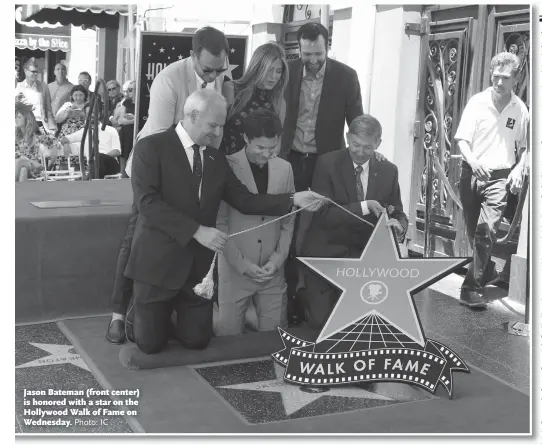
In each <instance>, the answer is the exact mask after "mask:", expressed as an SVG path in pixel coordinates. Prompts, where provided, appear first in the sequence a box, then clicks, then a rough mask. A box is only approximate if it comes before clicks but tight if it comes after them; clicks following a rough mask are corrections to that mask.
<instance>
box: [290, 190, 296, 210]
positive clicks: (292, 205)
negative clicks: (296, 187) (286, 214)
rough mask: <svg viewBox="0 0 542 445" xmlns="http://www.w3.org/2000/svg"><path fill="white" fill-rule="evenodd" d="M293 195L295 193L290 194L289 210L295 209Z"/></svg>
mask: <svg viewBox="0 0 542 445" xmlns="http://www.w3.org/2000/svg"><path fill="white" fill-rule="evenodd" d="M294 195H295V193H291V194H290V209H293V208H294V207H295V203H294Z"/></svg>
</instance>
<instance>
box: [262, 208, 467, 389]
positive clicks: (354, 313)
mask: <svg viewBox="0 0 542 445" xmlns="http://www.w3.org/2000/svg"><path fill="white" fill-rule="evenodd" d="M388 222H389V218H388V215H387V214H383V215H382V216H381V217H380V219H379V221H378V223H377V225H376V227H375V228H374V230H373V233H372V235H371V238H370V239H369V242H368V243H367V246H366V247H365V249H364V251H363V253H362V255H361V257H360V258H359V259H358V258H299V259H300V260H301V261H302V262H303V263H304V264H306V265H307V266H308V267H310V268H311V269H312V270H314V271H315V272H317V273H318V274H319V275H321V276H322V277H324V278H325V279H327V280H329V281H330V282H332V283H333V284H334V285H335V286H336V287H337V288H339V289H340V290H341V296H340V298H339V300H338V301H337V304H336V305H335V307H334V308H333V311H332V312H331V315H330V316H329V318H328V320H327V322H326V324H325V325H324V327H323V328H322V331H321V332H320V334H319V336H318V338H317V339H316V342H308V341H304V340H302V339H299V338H296V337H295V336H292V335H290V334H288V333H287V332H286V331H284V330H282V329H281V328H279V333H280V335H281V338H282V341H283V344H284V349H282V350H280V351H278V352H275V353H273V354H272V358H273V359H274V360H275V361H276V362H277V363H279V364H280V365H282V366H284V367H285V368H286V369H285V371H284V380H285V381H286V382H289V383H293V384H297V385H309V386H320V385H323V386H330V385H331V386H334V385H348V384H353V383H360V382H382V381H387V382H390V381H391V382H403V383H407V384H410V385H416V386H419V387H421V388H423V389H425V390H427V391H429V392H431V393H432V394H434V393H435V392H436V390H437V388H438V385H439V384H441V385H443V386H444V388H445V389H446V390H447V391H448V394H449V396H450V397H452V395H453V382H452V372H453V371H462V372H467V373H468V372H470V371H469V368H468V367H467V365H466V364H465V363H464V362H463V360H461V359H460V358H459V357H458V356H457V354H455V353H454V352H453V351H452V350H450V349H449V348H448V347H446V346H444V345H442V344H441V343H439V342H437V341H435V340H431V339H426V338H425V335H424V333H423V329H422V327H421V324H420V321H419V317H418V313H417V311H416V307H415V305H414V302H413V299H412V295H413V294H415V293H417V292H419V291H420V290H422V289H424V288H426V287H427V286H430V285H431V284H433V283H434V282H436V281H438V280H439V279H441V278H442V277H444V276H446V275H448V274H449V273H451V272H452V271H453V270H454V269H456V268H457V267H460V266H463V265H465V264H467V263H468V262H469V261H470V259H469V258H431V259H427V258H416V259H414V258H408V259H406V258H400V256H399V254H398V247H397V243H396V240H395V238H394V235H393V232H392V229H391V227H389V226H388ZM360 297H361V298H360Z"/></svg>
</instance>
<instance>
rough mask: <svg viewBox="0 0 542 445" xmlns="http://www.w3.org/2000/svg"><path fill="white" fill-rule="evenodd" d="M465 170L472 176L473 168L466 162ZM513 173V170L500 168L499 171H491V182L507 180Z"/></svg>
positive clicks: (464, 164) (464, 163)
mask: <svg viewBox="0 0 542 445" xmlns="http://www.w3.org/2000/svg"><path fill="white" fill-rule="evenodd" d="M463 169H464V170H466V171H467V172H468V173H470V174H472V168H471V166H470V165H469V164H467V163H466V162H463ZM511 171H512V169H511V168H500V169H498V170H491V175H490V176H489V180H490V181H496V180H497V179H506V178H508V175H509V174H510V172H511Z"/></svg>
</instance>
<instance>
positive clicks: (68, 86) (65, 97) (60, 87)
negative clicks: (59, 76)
mask: <svg viewBox="0 0 542 445" xmlns="http://www.w3.org/2000/svg"><path fill="white" fill-rule="evenodd" d="M48 87H49V94H50V95H51V107H52V109H53V115H54V116H56V114H57V113H58V110H60V107H61V106H62V105H64V104H65V103H66V102H69V101H70V92H71V90H72V88H73V83H71V82H70V81H69V80H68V79H64V82H62V83H59V82H58V80H55V81H54V82H51V83H50V84H49V85H48Z"/></svg>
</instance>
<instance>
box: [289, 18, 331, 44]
mask: <svg viewBox="0 0 542 445" xmlns="http://www.w3.org/2000/svg"><path fill="white" fill-rule="evenodd" d="M318 36H322V37H323V38H324V41H325V42H326V50H327V48H328V41H329V33H328V31H327V29H326V27H325V26H324V25H322V24H320V23H316V22H311V23H305V24H304V25H302V26H301V27H300V28H299V29H298V30H297V43H299V45H300V46H301V39H303V40H310V41H311V42H314V41H315V40H316V39H318Z"/></svg>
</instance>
